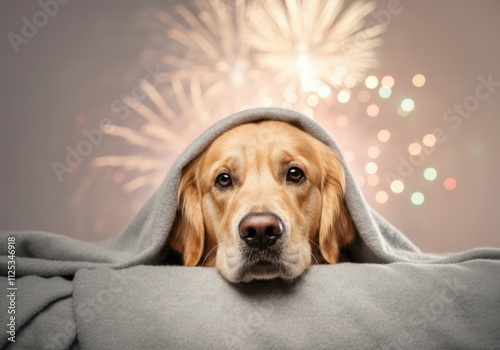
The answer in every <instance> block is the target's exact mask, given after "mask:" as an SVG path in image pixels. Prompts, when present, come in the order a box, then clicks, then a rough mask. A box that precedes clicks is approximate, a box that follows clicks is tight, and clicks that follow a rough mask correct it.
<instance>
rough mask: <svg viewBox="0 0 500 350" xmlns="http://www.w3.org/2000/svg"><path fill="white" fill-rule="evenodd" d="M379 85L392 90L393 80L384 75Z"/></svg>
mask: <svg viewBox="0 0 500 350" xmlns="http://www.w3.org/2000/svg"><path fill="white" fill-rule="evenodd" d="M380 85H382V86H384V87H387V88H392V87H393V86H394V78H393V77H391V76H390V75H386V76H385V77H383V78H382V80H381V81H380Z"/></svg>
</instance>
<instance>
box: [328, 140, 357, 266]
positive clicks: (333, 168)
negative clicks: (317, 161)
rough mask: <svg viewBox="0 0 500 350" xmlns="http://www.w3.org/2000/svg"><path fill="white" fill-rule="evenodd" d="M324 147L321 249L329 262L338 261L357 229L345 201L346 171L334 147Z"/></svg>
mask: <svg viewBox="0 0 500 350" xmlns="http://www.w3.org/2000/svg"><path fill="white" fill-rule="evenodd" d="M322 146H323V145H322ZM323 148H324V150H323V152H322V153H323V161H324V162H325V163H324V167H325V170H324V178H323V188H322V209H321V221H320V227H319V249H320V251H321V255H322V256H323V258H324V259H325V260H326V261H327V262H328V263H329V264H335V263H337V262H338V260H339V254H340V249H341V248H343V247H345V246H346V245H347V244H349V243H350V242H351V241H352V240H353V239H354V237H355V234H356V229H355V226H354V223H353V221H352V218H351V215H350V214H349V211H348V210H347V207H346V205H345V202H344V193H345V173H344V166H343V164H342V161H341V160H340V158H339V157H338V155H337V154H336V153H335V152H334V151H333V150H332V149H330V148H328V147H326V146H324V147H323Z"/></svg>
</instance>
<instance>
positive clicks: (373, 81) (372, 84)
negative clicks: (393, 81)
mask: <svg viewBox="0 0 500 350" xmlns="http://www.w3.org/2000/svg"><path fill="white" fill-rule="evenodd" d="M377 85H378V78H377V77H376V76H374V75H370V76H369V77H367V78H366V80H365V86H366V87H367V88H368V89H375V88H376V87H377Z"/></svg>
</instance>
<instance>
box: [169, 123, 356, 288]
mask: <svg viewBox="0 0 500 350" xmlns="http://www.w3.org/2000/svg"><path fill="white" fill-rule="evenodd" d="M344 189H345V181H344V168H343V165H342V162H341V161H340V159H339V157H338V156H337V154H336V153H335V152H334V151H333V150H332V149H330V148H329V147H327V146H326V145H324V144H323V143H321V142H320V141H318V140H317V139H315V138H314V137H312V136H310V135H309V134H307V133H305V132H303V131H301V130H299V129H298V128H296V127H294V126H292V125H290V124H287V123H283V122H277V121H264V122H259V123H250V124H243V125H240V126H238V127H235V128H233V129H231V130H229V131H227V132H226V133H224V134H222V135H221V136H220V137H218V138H217V139H216V140H215V141H214V142H213V143H212V144H211V145H210V146H209V147H208V148H207V149H206V150H205V151H204V152H203V153H202V154H201V155H200V156H198V157H197V158H196V159H195V160H194V161H192V162H191V163H190V164H189V165H188V166H187V167H186V168H184V169H183V172H182V177H181V181H180V186H179V193H178V208H179V209H178V216H177V220H176V223H175V225H174V228H173V231H172V233H171V234H170V235H169V237H168V244H169V245H170V246H171V247H172V248H174V249H175V250H177V251H179V252H180V253H182V257H183V262H184V264H185V265H188V266H195V265H203V266H214V265H215V266H216V267H217V269H218V270H219V271H220V273H221V274H222V275H223V276H224V277H225V278H226V279H227V280H229V281H231V282H248V281H251V280H253V279H271V278H276V277H278V278H282V279H294V278H296V277H297V276H299V275H301V274H302V273H303V272H304V271H305V270H306V269H307V268H308V267H309V265H310V264H311V263H317V262H327V263H330V264H334V263H336V262H337V261H338V258H339V250H340V248H342V247H344V246H345V245H347V244H348V243H349V242H351V241H352V240H353V238H354V235H355V229H354V225H353V222H352V220H351V218H350V216H349V213H348V211H347V209H346V207H345V204H344Z"/></svg>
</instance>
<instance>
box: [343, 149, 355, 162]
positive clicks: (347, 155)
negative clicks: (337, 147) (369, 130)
mask: <svg viewBox="0 0 500 350" xmlns="http://www.w3.org/2000/svg"><path fill="white" fill-rule="evenodd" d="M344 158H345V161H346V162H347V163H352V162H353V161H354V152H351V151H346V152H344Z"/></svg>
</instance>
